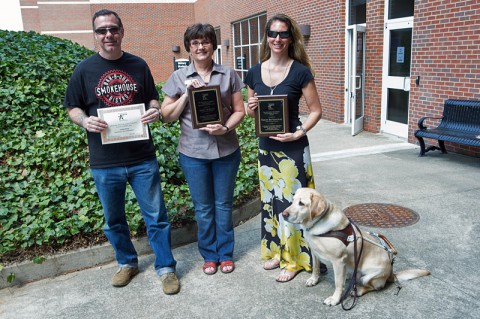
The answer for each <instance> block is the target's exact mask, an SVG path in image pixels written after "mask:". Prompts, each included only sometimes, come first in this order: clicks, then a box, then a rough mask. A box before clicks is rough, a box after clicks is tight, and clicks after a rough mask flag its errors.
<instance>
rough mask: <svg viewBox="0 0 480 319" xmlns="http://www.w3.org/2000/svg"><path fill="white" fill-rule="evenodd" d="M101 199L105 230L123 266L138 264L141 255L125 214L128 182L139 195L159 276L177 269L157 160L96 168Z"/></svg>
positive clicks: (132, 266) (120, 264)
mask: <svg viewBox="0 0 480 319" xmlns="http://www.w3.org/2000/svg"><path fill="white" fill-rule="evenodd" d="M91 171H92V176H93V179H94V180H95V186H96V188H97V193H98V196H99V197H100V202H101V203H102V206H103V213H104V215H105V227H104V228H103V231H104V233H105V235H106V236H107V238H108V241H109V242H110V243H111V245H112V246H113V249H114V250H115V256H116V259H117V262H118V264H119V266H120V267H128V268H136V267H138V256H137V252H136V251H135V248H134V246H133V244H132V241H131V239H130V228H129V227H128V223H127V219H126V216H125V192H126V187H127V182H128V183H129V184H130V185H131V186H132V189H133V191H134V193H135V196H136V198H137V201H138V204H139V206H140V210H141V212H142V216H143V219H144V220H145V225H146V226H147V234H148V241H149V243H150V246H151V247H152V250H153V252H154V254H155V257H156V258H155V263H154V266H155V270H156V272H157V274H158V275H159V276H161V275H163V274H165V273H168V272H174V271H175V265H176V261H175V259H174V258H173V254H172V250H171V238H170V223H169V221H168V216H167V209H166V208H165V202H164V200H163V193H162V188H161V185H160V174H159V172H158V162H157V159H152V160H148V161H145V162H142V163H139V164H135V165H129V166H116V167H108V168H92V169H91Z"/></svg>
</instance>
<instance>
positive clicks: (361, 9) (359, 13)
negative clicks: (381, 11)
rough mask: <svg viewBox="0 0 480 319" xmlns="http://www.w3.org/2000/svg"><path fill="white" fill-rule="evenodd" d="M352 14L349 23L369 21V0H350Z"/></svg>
mask: <svg viewBox="0 0 480 319" xmlns="http://www.w3.org/2000/svg"><path fill="white" fill-rule="evenodd" d="M349 6H350V11H349V12H350V14H349V21H348V25H354V24H362V23H366V22H367V0H350V1H349Z"/></svg>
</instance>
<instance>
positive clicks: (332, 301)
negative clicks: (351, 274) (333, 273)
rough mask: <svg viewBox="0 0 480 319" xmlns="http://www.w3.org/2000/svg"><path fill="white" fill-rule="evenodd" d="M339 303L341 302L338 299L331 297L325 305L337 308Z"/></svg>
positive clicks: (326, 300) (325, 301)
mask: <svg viewBox="0 0 480 319" xmlns="http://www.w3.org/2000/svg"><path fill="white" fill-rule="evenodd" d="M339 302H340V300H339V299H338V298H335V297H334V296H330V297H328V298H327V299H325V300H324V301H323V303H324V304H326V305H329V306H336V305H338V303H339Z"/></svg>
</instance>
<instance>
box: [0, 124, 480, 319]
mask: <svg viewBox="0 0 480 319" xmlns="http://www.w3.org/2000/svg"><path fill="white" fill-rule="evenodd" d="M349 132H350V127H348V126H345V125H339V124H335V123H331V122H328V121H323V120H322V121H320V123H319V124H318V125H317V126H316V127H315V128H314V129H313V130H312V131H311V132H309V134H308V135H309V138H310V143H311V151H312V160H313V161H314V173H315V181H316V186H317V190H319V191H321V192H323V193H324V194H325V195H326V196H327V197H328V198H329V199H330V200H332V201H333V202H335V203H336V204H337V205H338V206H340V207H341V208H345V207H348V206H351V205H355V204H360V203H388V204H395V205H399V206H403V207H407V208H410V209H412V210H413V211H415V212H416V213H417V214H418V215H419V216H420V220H419V221H418V222H417V223H416V224H414V225H411V226H408V227H401V228H382V229H376V228H367V227H363V229H366V230H372V231H375V232H379V233H382V234H385V235H386V236H387V237H388V238H389V239H390V240H391V241H392V242H393V244H394V245H395V247H396V249H397V250H398V252H399V254H398V256H397V258H396V262H395V267H394V268H395V269H396V270H403V269H407V268H427V269H429V270H431V272H432V275H431V276H429V277H424V278H419V279H415V280H412V281H408V282H405V283H403V289H402V290H400V292H399V294H398V295H395V293H396V292H397V289H396V287H395V285H389V286H387V287H386V288H385V289H384V290H382V291H379V292H373V293H369V294H367V295H365V296H363V297H361V298H359V299H358V301H357V306H356V307H355V308H353V310H351V311H344V310H342V308H341V306H336V307H328V306H325V305H323V304H322V302H323V300H324V299H325V298H327V297H328V296H330V295H331V294H332V292H333V289H334V279H333V271H332V269H331V267H330V265H327V266H328V268H329V273H328V274H327V275H326V276H324V277H323V278H322V281H321V282H320V283H319V284H318V285H317V286H315V287H311V288H306V287H305V285H304V283H305V281H306V279H307V278H308V277H309V274H308V273H305V272H304V273H300V274H299V275H298V276H297V277H296V278H295V279H294V280H292V281H291V282H289V283H282V284H280V283H277V282H275V276H276V275H277V270H274V271H265V270H263V269H262V261H260V260H259V254H260V217H259V216H258V215H257V216H255V217H254V218H252V219H251V220H249V221H248V222H246V223H244V224H242V225H240V226H238V227H237V228H236V229H235V236H236V249H235V262H236V270H235V271H234V272H233V273H232V274H228V275H225V274H222V273H220V272H218V273H217V274H216V275H214V276H206V275H204V274H203V273H202V270H201V266H202V259H201V257H200V255H199V253H198V250H197V246H196V243H191V244H187V245H184V246H181V247H178V248H175V249H174V254H175V257H176V259H177V261H178V266H177V273H178V276H179V278H180V280H181V283H182V290H181V292H180V293H179V294H178V295H174V296H166V295H164V294H163V292H162V289H161V285H160V282H159V280H158V278H157V277H156V275H155V272H154V269H153V259H154V257H153V256H152V255H144V256H142V257H141V258H140V269H141V272H140V274H139V275H137V277H135V279H134V280H133V281H132V282H131V283H130V284H129V285H128V286H127V287H124V288H114V287H112V286H111V285H110V279H111V276H112V275H113V273H114V272H115V270H116V264H115V263H109V264H107V265H104V266H102V267H94V268H89V269H86V270H82V271H77V272H72V273H70V274H68V275H62V276H57V277H54V278H51V279H44V280H40V281H37V282H33V283H29V284H26V285H23V286H21V287H9V288H5V289H2V290H0V317H1V318H4V319H9V318H15V319H17V318H72V319H74V318H213V317H231V318H338V317H341V318H358V317H362V318H409V319H411V318H480V315H479V313H480V311H479V310H480V301H479V300H478V296H479V295H480V280H479V276H478V275H477V274H476V272H475V271H476V268H477V267H476V266H477V265H478V263H479V261H480V248H479V246H478V244H477V240H479V239H480V238H479V237H480V235H479V233H480V222H479V221H480V218H479V217H478V213H479V209H478V207H479V194H480V183H479V182H478V181H479V180H480V160H479V159H478V158H471V157H466V156H462V155H457V154H453V153H449V154H441V153H440V152H438V151H437V152H430V153H428V154H427V156H426V157H423V158H420V157H418V147H416V146H415V145H412V144H408V143H406V141H404V140H402V139H399V138H396V137H392V136H388V135H381V134H371V133H368V132H362V133H360V134H359V135H357V136H355V137H352V136H350V133H349ZM253 213H254V214H253V215H256V211H255V210H253ZM190 231H192V230H190ZM187 233H188V231H187ZM85 254H86V253H85ZM84 256H87V255H84ZM85 258H88V257H85ZM85 258H84V259H85ZM80 259H81V258H80ZM41 266H42V265H39V267H41Z"/></svg>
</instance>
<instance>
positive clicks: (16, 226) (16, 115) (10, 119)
mask: <svg viewBox="0 0 480 319" xmlns="http://www.w3.org/2000/svg"><path fill="white" fill-rule="evenodd" d="M91 54H93V52H92V51H90V50H88V49H86V48H84V47H82V46H80V45H78V44H75V43H72V42H71V41H68V40H62V39H58V38H55V37H51V36H45V35H39V34H37V33H34V32H10V31H4V30H0V126H1V132H2V134H1V137H0V162H1V167H0V264H1V263H3V262H4V259H7V258H4V257H6V256H9V257H11V256H14V255H15V254H17V253H18V251H28V250H34V249H35V248H38V247H45V246H49V245H55V246H58V245H62V244H63V243H64V242H65V241H67V240H69V239H72V238H75V236H79V235H82V234H101V229H102V227H103V213H102V208H101V205H100V202H99V200H98V197H97V195H96V192H95V185H94V183H93V180H92V178H91V176H90V172H89V169H88V148H87V144H86V134H85V132H84V131H83V130H82V129H81V128H79V127H77V126H76V125H74V124H73V123H72V122H71V121H70V119H69V118H68V114H67V112H66V110H65V109H64V108H63V105H62V104H63V96H64V94H65V88H66V85H67V82H68V79H69V77H70V75H71V73H72V71H73V68H74V67H75V65H76V64H77V63H78V62H80V61H81V60H83V59H84V58H85V57H87V56H89V55H91ZM160 88H161V84H159V85H157V89H158V90H160ZM151 131H152V135H153V138H154V141H155V145H156V147H157V157H158V160H159V163H160V173H161V176H162V187H163V191H164V196H165V201H166V204H167V210H168V213H169V217H170V220H171V221H172V223H173V224H174V225H178V224H183V223H186V222H191V221H192V219H193V209H192V204H191V201H190V196H189V192H188V187H187V185H186V182H185V180H184V177H183V174H182V172H181V168H180V165H179V163H178V156H177V152H176V145H177V143H178V137H179V125H178V121H177V122H175V123H172V124H164V123H154V124H153V125H151ZM237 132H238V134H239V137H240V140H241V151H242V162H241V164H240V169H239V174H238V178H237V182H236V188H235V198H236V205H239V204H241V203H242V202H244V201H246V200H248V199H250V198H251V195H252V194H254V193H255V192H256V190H257V185H258V179H257V141H256V138H255V134H254V133H253V132H254V123H253V120H252V119H250V118H245V120H244V122H243V123H242V124H241V125H240V127H239V128H238V130H237ZM126 211H127V212H128V213H127V215H128V220H129V223H130V227H131V229H132V234H133V235H134V236H135V235H137V234H141V233H142V231H144V224H143V220H142V218H141V214H140V213H139V210H138V205H137V204H136V200H135V196H134V195H133V192H132V191H131V189H130V188H129V189H128V191H127V197H126ZM9 259H11V258H9Z"/></svg>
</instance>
